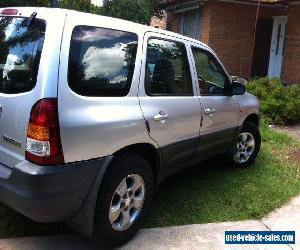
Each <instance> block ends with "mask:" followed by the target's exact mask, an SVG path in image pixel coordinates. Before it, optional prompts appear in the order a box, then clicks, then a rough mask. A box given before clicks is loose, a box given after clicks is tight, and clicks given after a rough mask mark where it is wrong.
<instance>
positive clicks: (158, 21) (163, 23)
mask: <svg viewBox="0 0 300 250" xmlns="http://www.w3.org/2000/svg"><path fill="white" fill-rule="evenodd" d="M150 26H153V27H156V28H160V29H166V27H167V13H164V15H163V17H162V18H157V17H156V16H154V17H152V19H151V23H150Z"/></svg>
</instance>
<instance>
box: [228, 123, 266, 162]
mask: <svg viewBox="0 0 300 250" xmlns="http://www.w3.org/2000/svg"><path fill="white" fill-rule="evenodd" d="M260 146H261V136H260V132H259V128H258V127H257V126H256V125H255V124H254V123H252V122H247V121H246V122H245V123H244V124H243V127H242V129H241V131H240V132H239V135H238V138H237V141H236V144H235V145H234V150H233V155H232V156H231V159H232V162H233V165H234V166H236V167H239V168H246V167H249V166H251V164H252V163H253V162H254V161H255V159H256V157H257V156H258V153H259V150H260Z"/></svg>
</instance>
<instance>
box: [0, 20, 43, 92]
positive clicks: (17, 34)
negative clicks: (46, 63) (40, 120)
mask: <svg viewBox="0 0 300 250" xmlns="http://www.w3.org/2000/svg"><path fill="white" fill-rule="evenodd" d="M28 20H29V19H28V18H21V17H20V18H19V17H0V93H5V94H18V93H23V92H27V91H30V90H32V89H33V88H34V86H35V84H36V81H37V74H38V68H39V63H40V57H41V53H42V47H43V43H44V37H45V29H46V24H45V22H44V21H41V20H38V19H34V20H32V22H31V23H30V24H29V23H28Z"/></svg>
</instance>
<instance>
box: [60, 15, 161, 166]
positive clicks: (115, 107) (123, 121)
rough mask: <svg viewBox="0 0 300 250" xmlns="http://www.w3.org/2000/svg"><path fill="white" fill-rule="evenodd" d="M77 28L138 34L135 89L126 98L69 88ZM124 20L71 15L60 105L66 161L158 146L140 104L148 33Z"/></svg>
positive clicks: (64, 45) (65, 40)
mask: <svg viewBox="0 0 300 250" xmlns="http://www.w3.org/2000/svg"><path fill="white" fill-rule="evenodd" d="M77 25H87V26H95V27H103V28H110V29H116V30H122V31H128V32H134V33H136V34H137V35H138V37H139V45H138V51H137V58H136V64H135V71H134V75H133V80H132V85H131V90H130V92H129V94H128V96H126V97H86V96H81V95H78V94H76V93H75V92H73V91H72V90H71V89H70V87H69V86H68V59H69V48H70V42H71V37H72V31H73V29H74V27H75V26H77ZM132 25H133V26H131V23H129V22H124V21H121V20H115V22H112V20H111V19H110V18H106V17H101V16H96V15H89V14H84V13H76V15H73V14H72V13H70V14H68V17H67V21H66V25H65V30H64V36H63V41H62V50H61V57H60V62H61V64H60V74H59V85H58V106H59V120H60V133H61V140H62V147H63V152H64V157H65V161H66V162H75V161H82V160H89V159H93V158H98V157H103V156H107V155H112V154H113V153H115V152H116V151H118V150H120V149H122V148H124V147H126V146H129V145H132V144H137V143H150V144H152V145H153V146H154V147H157V145H156V144H155V143H154V142H153V141H152V140H151V139H150V137H149V136H148V133H147V130H146V126H145V121H144V117H143V114H142V111H141V109H140V105H139V99H138V86H139V80H140V79H139V77H140V68H141V53H142V39H143V34H144V31H143V29H142V28H141V29H140V30H139V26H137V25H134V24H132Z"/></svg>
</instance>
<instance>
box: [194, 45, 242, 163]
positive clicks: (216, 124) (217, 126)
mask: <svg viewBox="0 0 300 250" xmlns="http://www.w3.org/2000/svg"><path fill="white" fill-rule="evenodd" d="M191 50H192V54H193V58H194V65H195V74H196V76H197V77H198V84H199V89H200V102H201V106H202V122H201V128H200V140H199V144H198V158H200V159H201V160H204V159H206V158H209V157H211V156H213V155H216V154H218V153H223V152H226V150H228V149H229V147H230V146H231V143H232V142H233V139H234V137H235V134H236V132H237V124H238V118H239V112H240V105H239V101H238V98H237V97H236V96H232V94H231V87H230V85H231V82H230V78H229V76H228V74H227V73H226V71H225V69H224V67H223V65H222V64H221V63H220V61H219V60H218V58H217V57H216V56H215V54H214V53H213V52H212V51H210V50H209V49H208V48H206V47H201V46H198V45H192V46H191Z"/></svg>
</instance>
